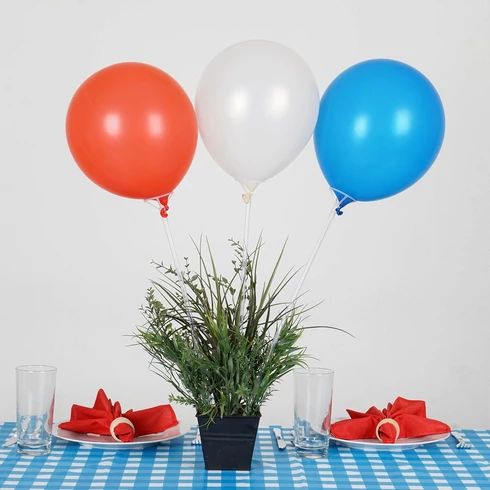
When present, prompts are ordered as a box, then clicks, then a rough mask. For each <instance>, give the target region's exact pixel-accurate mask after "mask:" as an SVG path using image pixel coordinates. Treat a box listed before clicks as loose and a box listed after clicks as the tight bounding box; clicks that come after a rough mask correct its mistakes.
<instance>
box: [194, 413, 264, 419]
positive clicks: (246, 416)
mask: <svg viewBox="0 0 490 490" xmlns="http://www.w3.org/2000/svg"><path fill="white" fill-rule="evenodd" d="M196 417H197V418H199V417H202V418H206V419H208V418H209V415H200V414H198V413H196ZM261 417H262V414H261V413H259V414H258V415H223V417H220V416H216V417H214V419H215V420H217V419H240V420H243V419H257V418H259V419H260V418H261Z"/></svg>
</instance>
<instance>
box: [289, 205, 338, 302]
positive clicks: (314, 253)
mask: <svg viewBox="0 0 490 490" xmlns="http://www.w3.org/2000/svg"><path fill="white" fill-rule="evenodd" d="M337 207H338V204H335V205H334V207H333V208H332V209H331V210H330V213H329V215H328V218H327V222H326V224H325V228H324V229H323V232H322V234H321V235H320V238H319V239H318V241H317V243H316V245H315V248H314V249H313V250H312V252H311V255H310V258H309V259H308V262H307V263H306V265H305V266H304V267H303V272H302V273H301V277H300V279H299V281H298V285H297V286H296V289H295V291H294V294H293V297H292V298H291V305H294V304H295V303H296V301H297V300H298V297H299V294H300V292H301V289H302V287H303V284H304V283H305V280H306V278H307V277H308V274H309V272H310V270H311V266H312V265H313V262H315V259H316V257H317V255H318V252H319V251H320V248H321V246H322V244H323V242H324V241H325V237H326V236H327V233H328V230H329V229H330V225H331V224H332V221H333V219H334V218H335V216H336V215H337V213H336V211H335V210H336V209H337Z"/></svg>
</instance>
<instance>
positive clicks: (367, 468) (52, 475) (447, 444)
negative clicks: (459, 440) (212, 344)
mask: <svg viewBox="0 0 490 490" xmlns="http://www.w3.org/2000/svg"><path fill="white" fill-rule="evenodd" d="M463 432H464V434H465V436H466V437H467V438H468V439H469V440H470V441H471V442H472V443H473V445H474V448H473V449H471V450H465V449H456V445H455V441H453V440H452V439H448V440H447V441H444V442H442V443H438V444H434V445H431V446H429V447H421V448H418V449H415V450H411V451H405V452H396V453H387V452H377V451H373V452H364V451H359V450H351V449H348V448H343V447H340V446H335V445H333V446H332V447H331V448H330V450H329V455H328V459H318V460H304V459H301V458H298V457H297V455H296V452H295V450H294V448H293V447H292V446H288V449H286V450H285V451H279V450H278V449H277V446H276V443H275V439H274V437H273V434H272V430H271V428H270V427H261V428H260V429H259V433H258V437H257V443H256V446H255V453H254V458H253V463H252V471H251V472H245V471H237V472H234V471H231V472H230V471H223V472H221V471H209V472H207V471H206V470H205V469H204V464H203V459H202V453H201V448H200V447H199V446H193V445H191V440H192V439H193V437H194V433H193V432H191V433H189V434H187V435H185V436H184V437H182V438H180V439H176V440H173V441H169V442H168V443H164V444H161V445H158V446H153V447H149V448H146V449H144V450H139V451H102V450H98V449H88V448H84V447H83V446H79V445H78V444H74V443H67V442H65V441H61V440H59V439H56V440H55V441H54V444H53V450H52V452H51V454H49V455H48V456H37V457H30V456H20V455H18V454H17V452H16V448H15V446H14V447H10V448H0V489H2V490H7V489H12V488H19V489H73V488H76V489H101V488H106V489H154V488H166V489H173V488H175V489H186V488H187V489H196V488H199V489H204V488H228V489H230V488H244V489H247V488H250V489H254V490H258V489H263V488H281V489H283V488H308V489H315V488H340V489H343V490H344V489H345V490H349V489H370V488H373V489H374V488H379V489H385V490H403V489H413V490H417V489H425V488H427V489H439V490H453V489H472V490H476V489H483V488H489V489H490V463H489V461H490V431H474V430H466V431H463ZM13 433H14V424H13V423H12V422H6V423H3V424H0V446H1V445H2V444H3V443H4V442H5V441H6V440H7V439H8V438H9V437H10V436H11V435H12V434H13ZM283 433H284V435H285V438H286V439H287V438H288V436H289V433H290V429H283Z"/></svg>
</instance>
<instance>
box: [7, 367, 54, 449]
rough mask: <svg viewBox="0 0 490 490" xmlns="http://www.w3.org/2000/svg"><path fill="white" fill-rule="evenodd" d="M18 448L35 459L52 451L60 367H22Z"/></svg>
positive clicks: (19, 383) (18, 410)
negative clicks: (57, 373)
mask: <svg viewBox="0 0 490 490" xmlns="http://www.w3.org/2000/svg"><path fill="white" fill-rule="evenodd" d="M15 370H16V374H17V449H18V451H19V452H20V453H23V454H30V455H33V456H37V455H41V454H48V453H49V452H50V450H51V434H52V429H53V411H54V394H55V386H56V368H55V367H52V366H39V365H30V366H18V367H17V368H16V369H15Z"/></svg>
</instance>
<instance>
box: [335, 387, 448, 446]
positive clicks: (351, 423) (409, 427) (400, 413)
mask: <svg viewBox="0 0 490 490" xmlns="http://www.w3.org/2000/svg"><path fill="white" fill-rule="evenodd" d="M347 413H348V414H349V415H350V417H351V418H350V419H347V420H341V421H339V422H335V423H334V424H332V427H331V429H330V431H331V434H332V435H333V436H334V437H337V438H338V439H347V440H352V439H376V438H377V437H376V427H377V426H378V424H379V422H380V421H381V420H383V419H387V418H388V419H393V420H395V421H396V423H397V424H398V425H399V427H400V434H399V437H400V438H405V437H423V436H428V435H430V434H445V433H447V432H451V428H450V427H449V426H448V425H447V424H445V423H444V422H440V421H439V420H434V419H428V418H427V416H426V410H425V402H424V401H422V400H407V399H406V398H402V397H401V396H399V397H398V398H397V399H396V400H395V401H394V403H393V404H391V403H388V406H387V407H386V408H384V409H383V410H379V409H378V408H376V407H371V408H370V409H369V410H368V411H367V412H366V413H362V412H356V411H354V410H349V409H347ZM396 432H397V431H396V427H395V425H394V424H392V423H384V424H383V425H381V426H380V427H379V431H378V433H379V436H380V438H381V440H382V441H383V442H386V443H393V442H395V441H396V439H397V437H396Z"/></svg>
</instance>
